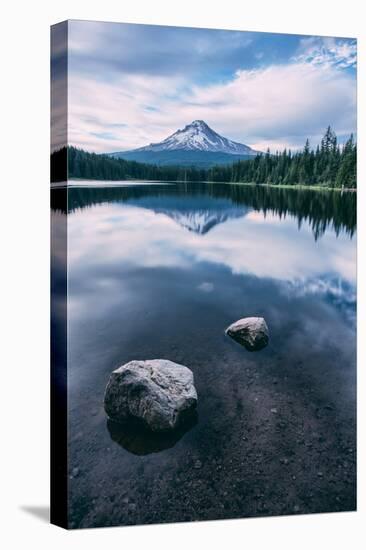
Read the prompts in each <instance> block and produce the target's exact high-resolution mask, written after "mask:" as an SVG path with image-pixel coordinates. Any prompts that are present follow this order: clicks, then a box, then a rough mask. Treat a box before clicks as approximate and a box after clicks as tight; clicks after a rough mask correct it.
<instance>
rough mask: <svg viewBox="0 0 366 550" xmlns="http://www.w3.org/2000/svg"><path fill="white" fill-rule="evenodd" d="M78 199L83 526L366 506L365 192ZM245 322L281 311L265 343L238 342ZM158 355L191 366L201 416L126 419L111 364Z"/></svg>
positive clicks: (73, 319) (75, 386)
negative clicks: (359, 264) (106, 401)
mask: <svg viewBox="0 0 366 550" xmlns="http://www.w3.org/2000/svg"><path fill="white" fill-rule="evenodd" d="M61 193H65V191H62V190H56V189H55V190H53V191H52V208H53V216H54V217H56V218H57V217H58V218H59V219H60V220H66V208H65V206H64V201H62V200H60V196H61V195H60V194H61ZM67 194H68V206H67V219H68V221H67V231H68V413H69V419H68V422H69V424H68V425H69V434H68V437H69V448H68V449H69V506H70V509H69V522H70V526H71V527H96V526H106V525H121V524H125V525H129V524H138V523H157V522H177V521H189V520H209V519H220V518H239V517H253V516H266V515H268V516H269V515H282V514H294V513H315V512H333V511H334V512H335V511H341V510H354V509H355V507H356V328H355V321H356V193H350V192H348V193H343V194H342V193H341V192H330V191H310V190H296V189H283V188H278V189H276V188H270V187H267V186H253V187H251V186H244V185H229V184H166V185H164V184H154V185H150V184H148V183H146V184H139V185H133V184H129V185H125V186H123V187H110V188H108V187H104V188H103V187H100V188H98V187H95V186H93V187H86V186H84V187H70V188H69V189H68V190H67ZM56 263H57V262H56ZM54 269H57V266H56V264H55V268H54ZM246 316H263V317H264V318H265V319H266V321H267V324H268V327H269V331H270V341H269V345H268V346H267V347H266V348H265V349H263V350H262V351H259V352H253V353H250V352H248V351H246V350H245V348H243V347H241V346H240V345H239V344H237V343H236V342H234V341H233V340H231V339H230V338H229V337H227V336H226V335H225V329H226V327H227V326H228V325H229V324H230V323H232V322H234V321H236V320H237V319H239V318H241V317H246ZM155 358H165V359H170V360H172V361H175V362H177V363H182V364H184V365H186V366H187V367H189V368H190V369H191V370H192V371H193V373H194V378H195V385H196V388H197V392H198V411H197V418H196V419H195V421H192V422H191V425H189V426H186V427H185V428H184V430H180V431H179V432H177V433H175V434H173V435H171V436H163V437H158V436H154V437H153V436H151V435H149V434H147V433H139V432H138V431H134V430H133V429H131V430H130V431H128V430H126V429H124V430H120V429H119V427H118V425H115V424H113V423H111V422H107V417H106V414H105V412H104V410H103V395H104V390H105V386H106V383H107V381H108V378H109V375H110V373H111V371H112V370H113V369H115V368H116V367H118V366H120V365H122V364H124V363H126V362H128V361H130V360H132V359H155Z"/></svg>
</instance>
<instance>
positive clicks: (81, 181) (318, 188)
mask: <svg viewBox="0 0 366 550" xmlns="http://www.w3.org/2000/svg"><path fill="white" fill-rule="evenodd" d="M98 183H99V184H100V187H108V186H111V187H113V186H114V187H118V186H126V185H131V184H142V185H157V184H162V185H169V184H170V185H174V184H176V183H179V184H192V183H193V184H194V183H203V184H208V185H215V184H219V185H223V184H224V185H245V186H248V187H267V188H268V187H271V188H275V189H276V188H277V189H296V190H306V191H307V190H309V191H338V192H341V193H343V192H357V187H344V188H341V187H329V186H326V185H324V186H323V185H306V184H296V185H288V184H283V183H279V184H275V183H248V182H241V181H200V182H194V181H183V180H176V181H165V180H141V179H130V180H91V179H82V178H78V179H74V178H72V179H69V180H67V181H65V182H55V183H53V184H52V183H51V188H57V187H71V186H72V187H77V186H78V184H79V185H80V186H86V185H87V184H90V185H95V186H96V187H97V186H98Z"/></svg>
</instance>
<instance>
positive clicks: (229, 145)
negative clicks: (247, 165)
mask: <svg viewBox="0 0 366 550" xmlns="http://www.w3.org/2000/svg"><path fill="white" fill-rule="evenodd" d="M140 151H151V152H161V151H205V152H210V153H226V154H230V155H255V154H257V151H254V150H253V149H251V148H250V147H248V145H244V144H243V143H238V142H236V141H232V140H230V139H228V138H225V137H223V136H221V135H220V134H218V133H217V132H215V131H214V130H212V128H210V127H209V126H208V124H207V123H206V122H205V121H204V120H200V119H197V120H193V121H192V122H191V123H190V124H187V125H186V126H185V127H184V128H182V129H179V130H177V131H176V132H174V133H173V134H171V135H170V136H168V137H167V138H166V139H164V140H163V141H160V142H159V143H151V144H150V145H147V146H145V147H140V148H139V149H134V151H133V152H140ZM130 152H132V151H130Z"/></svg>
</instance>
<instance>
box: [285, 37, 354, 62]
mask: <svg viewBox="0 0 366 550" xmlns="http://www.w3.org/2000/svg"><path fill="white" fill-rule="evenodd" d="M294 60H295V61H297V62H300V63H302V62H305V63H310V64H312V65H321V66H322V67H336V68H338V69H346V68H349V67H355V66H356V63H357V43H356V40H350V39H345V40H342V39H337V38H331V37H329V38H328V37H326V38H324V37H317V36H312V37H308V38H303V39H302V40H301V41H300V48H299V54H298V55H297V56H295V58H294Z"/></svg>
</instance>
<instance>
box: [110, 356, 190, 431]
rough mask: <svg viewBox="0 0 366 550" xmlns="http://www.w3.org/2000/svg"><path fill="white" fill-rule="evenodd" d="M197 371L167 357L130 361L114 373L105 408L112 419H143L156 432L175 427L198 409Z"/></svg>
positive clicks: (119, 420)
mask: <svg viewBox="0 0 366 550" xmlns="http://www.w3.org/2000/svg"><path fill="white" fill-rule="evenodd" d="M196 405H197V392H196V389H195V387H194V380H193V373H192V371H191V370H189V369H188V368H187V367H185V366H183V365H179V364H177V363H173V362H172V361H168V360H166V359H152V360H148V361H130V362H129V363H126V364H125V365H122V366H121V367H119V368H118V369H116V370H115V371H113V372H112V374H111V376H110V378H109V381H108V384H107V387H106V391H105V396H104V408H105V411H106V413H107V415H108V416H109V418H111V419H112V420H114V421H116V422H126V421H128V420H129V419H134V420H136V419H137V420H140V421H142V423H143V424H144V425H145V426H147V427H148V428H150V429H151V430H152V431H154V432H160V431H167V430H174V429H175V428H176V427H178V426H179V425H181V424H182V423H183V422H184V420H185V419H186V418H188V417H189V416H190V413H193V412H194V411H195V408H196Z"/></svg>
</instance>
